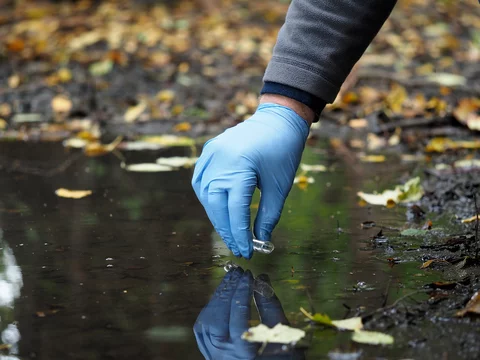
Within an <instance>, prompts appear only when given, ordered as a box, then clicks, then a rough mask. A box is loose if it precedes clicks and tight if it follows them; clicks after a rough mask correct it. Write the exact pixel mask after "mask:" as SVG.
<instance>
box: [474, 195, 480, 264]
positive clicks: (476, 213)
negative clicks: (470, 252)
mask: <svg viewBox="0 0 480 360" xmlns="http://www.w3.org/2000/svg"><path fill="white" fill-rule="evenodd" d="M473 201H474V202H475V216H476V219H475V260H478V251H479V244H478V215H479V214H478V205H477V194H476V193H473Z"/></svg>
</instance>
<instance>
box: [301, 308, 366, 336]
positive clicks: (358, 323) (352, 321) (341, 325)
mask: <svg viewBox="0 0 480 360" xmlns="http://www.w3.org/2000/svg"><path fill="white" fill-rule="evenodd" d="M300 311H301V312H302V313H303V315H305V316H306V317H307V318H308V319H310V320H311V321H313V322H315V323H317V324H322V325H327V326H333V327H336V328H337V329H339V330H353V331H355V330H359V329H363V323H362V318H361V317H353V318H349V319H344V320H332V319H330V317H329V316H328V315H326V314H319V313H316V314H313V315H312V314H311V313H309V312H308V311H307V310H305V309H304V308H300Z"/></svg>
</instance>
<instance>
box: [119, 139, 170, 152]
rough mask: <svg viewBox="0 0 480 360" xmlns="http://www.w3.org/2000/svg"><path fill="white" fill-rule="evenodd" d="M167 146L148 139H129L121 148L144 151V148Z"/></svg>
mask: <svg viewBox="0 0 480 360" xmlns="http://www.w3.org/2000/svg"><path fill="white" fill-rule="evenodd" d="M164 147H165V146H164V145H161V144H155V143H152V142H147V141H128V142H123V143H122V144H121V145H120V146H119V148H121V149H122V150H130V151H142V150H160V149H163V148H164Z"/></svg>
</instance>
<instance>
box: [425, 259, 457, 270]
mask: <svg viewBox="0 0 480 360" xmlns="http://www.w3.org/2000/svg"><path fill="white" fill-rule="evenodd" d="M435 262H437V263H447V264H450V263H449V262H448V261H446V260H442V259H431V260H427V261H425V262H424V263H423V264H422V266H420V269H426V268H428V267H430V265H432V264H433V263H435Z"/></svg>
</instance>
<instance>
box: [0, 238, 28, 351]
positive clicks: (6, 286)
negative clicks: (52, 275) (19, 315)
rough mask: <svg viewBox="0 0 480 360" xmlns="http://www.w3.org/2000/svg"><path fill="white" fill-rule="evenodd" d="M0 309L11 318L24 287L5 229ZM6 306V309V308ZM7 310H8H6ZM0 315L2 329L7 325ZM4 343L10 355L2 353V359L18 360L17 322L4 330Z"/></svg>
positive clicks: (1, 247) (0, 243) (0, 265)
mask: <svg viewBox="0 0 480 360" xmlns="http://www.w3.org/2000/svg"><path fill="white" fill-rule="evenodd" d="M0 252H1V255H0V310H2V309H1V308H4V309H3V311H1V312H0V314H3V316H4V317H6V318H9V317H10V316H9V315H10V314H11V313H13V311H12V310H9V309H8V308H10V309H11V308H13V303H14V301H15V299H17V298H18V297H19V296H20V290H21V289H22V287H23V278H22V271H21V269H20V267H19V266H18V265H17V261H16V260H15V256H14V255H13V251H12V249H10V247H9V246H8V244H7V243H6V242H5V241H3V231H2V229H0ZM5 308H6V309H5ZM5 311H6V312H5ZM4 320H5V319H2V318H1V317H0V329H2V328H3V327H4V326H5V325H4V324H3V321H4ZM0 338H1V340H2V343H3V344H6V345H9V346H10V348H9V352H10V356H3V355H0V360H17V359H18V358H17V357H15V356H11V355H14V354H18V342H19V341H20V338H21V336H20V331H19V330H18V327H17V324H16V323H15V322H13V323H11V324H8V325H7V326H6V327H5V328H4V329H3V331H2V333H1V336H0Z"/></svg>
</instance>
